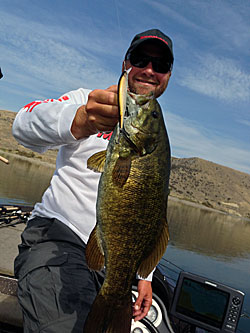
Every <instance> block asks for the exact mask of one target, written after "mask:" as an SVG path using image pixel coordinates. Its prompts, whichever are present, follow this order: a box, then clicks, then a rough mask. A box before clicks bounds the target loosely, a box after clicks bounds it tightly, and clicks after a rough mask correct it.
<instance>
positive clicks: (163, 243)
mask: <svg viewBox="0 0 250 333" xmlns="http://www.w3.org/2000/svg"><path fill="white" fill-rule="evenodd" d="M168 241H169V231H168V223H167V220H166V219H165V218H164V226H163V229H162V231H161V234H160V238H159V241H158V242H157V243H156V245H155V247H154V249H153V251H152V252H151V253H150V254H149V255H148V256H147V257H146V258H145V259H144V260H143V261H142V263H141V264H140V266H139V269H138V274H139V275H140V276H141V277H142V278H144V279H145V278H146V277H147V276H148V275H149V274H150V273H151V272H152V270H153V269H154V268H155V267H156V265H157V264H158V262H159V261H160V260H161V258H162V256H163V254H164V253H165V251H166V247H167V245H168Z"/></svg>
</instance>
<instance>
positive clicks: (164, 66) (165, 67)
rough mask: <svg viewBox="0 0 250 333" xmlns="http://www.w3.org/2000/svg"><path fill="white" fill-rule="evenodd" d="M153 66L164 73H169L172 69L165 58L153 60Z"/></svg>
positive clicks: (158, 71)
mask: <svg viewBox="0 0 250 333" xmlns="http://www.w3.org/2000/svg"><path fill="white" fill-rule="evenodd" d="M152 66H153V69H154V71H155V72H157V73H162V74H165V73H168V72H169V71H170V69H171V64H170V63H169V62H166V60H165V59H154V60H152Z"/></svg>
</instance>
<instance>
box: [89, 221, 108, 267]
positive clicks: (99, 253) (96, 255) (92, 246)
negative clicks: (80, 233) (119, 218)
mask: <svg viewBox="0 0 250 333" xmlns="http://www.w3.org/2000/svg"><path fill="white" fill-rule="evenodd" d="M86 260H87V264H88V267H89V268H90V269H94V270H95V271H100V270H101V269H102V268H103V266H104V262H105V258H104V251H103V248H102V244H101V239H100V237H99V232H98V226H95V228H94V229H93V230H92V232H91V234H90V236H89V240H88V243H87V247H86Z"/></svg>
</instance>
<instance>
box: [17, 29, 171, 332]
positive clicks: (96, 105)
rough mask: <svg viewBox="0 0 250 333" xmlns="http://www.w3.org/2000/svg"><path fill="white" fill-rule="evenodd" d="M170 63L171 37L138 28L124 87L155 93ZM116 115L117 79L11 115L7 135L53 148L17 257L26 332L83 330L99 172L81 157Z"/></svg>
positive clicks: (100, 142) (144, 293) (98, 145)
mask: <svg viewBox="0 0 250 333" xmlns="http://www.w3.org/2000/svg"><path fill="white" fill-rule="evenodd" d="M172 64H173V52H172V42H171V40H170V39H169V38H168V37H167V36H166V35H165V34H163V33H162V32H161V31H159V30H156V29H153V30H148V31H145V32H143V33H141V34H138V35H136V36H135V38H134V39H133V40H132V42H131V45H130V47H129V49H128V51H127V53H126V55H125V61H124V64H123V67H126V68H127V69H128V68H132V69H131V71H130V73H129V79H128V81H129V89H130V90H131V91H132V92H134V93H137V94H145V93H148V92H151V91H153V92H154V93H155V96H156V97H159V96H160V95H161V94H162V93H163V92H164V91H165V89H166V87H167V85H168V81H169V78H170V76H171V69H172ZM117 121H118V106H117V86H116V85H114V86H111V87H109V88H108V89H105V90H100V89H96V90H93V91H91V92H90V91H89V90H86V89H83V88H80V89H78V90H76V91H71V92H69V93H67V94H65V95H64V96H62V97H61V98H59V99H58V100H54V99H51V100H46V101H36V102H32V103H30V104H28V105H26V106H25V107H24V108H22V109H21V110H20V111H19V113H18V114H17V116H16V119H15V122H14V124H13V135H14V136H15V138H16V139H17V140H18V141H19V142H20V143H21V144H23V145H24V146H25V147H28V148H31V149H32V150H34V151H37V152H40V153H42V152H44V151H46V150H47V149H49V148H57V147H59V152H58V156H57V163H56V171H55V173H54V175H53V177H52V180H51V184H50V187H49V188H48V189H47V190H46V191H45V193H44V195H43V198H42V202H41V203H37V204H36V205H35V207H34V210H33V212H32V215H31V219H30V220H29V222H28V226H27V227H26V229H25V231H24V232H23V234H22V244H21V245H20V246H19V255H18V257H17V258H16V260H15V274H16V276H17V277H18V280H19V286H18V297H19V302H20V304H21V307H22V310H23V316H24V332H38V331H39V332H59V331H60V332H82V329H83V326H84V321H85V319H86V316H87V314H88V312H89V309H90V306H91V304H92V302H93V300H94V298H95V296H96V292H97V291H96V290H97V286H96V278H95V274H94V273H93V272H91V271H89V269H88V267H87V265H86V260H85V246H86V243H87V241H88V237H89V235H90V232H91V230H92V229H93V227H94V225H95V222H96V221H95V210H96V207H95V203H96V197H97V188H98V181H99V177H100V176H99V174H97V173H94V172H92V171H91V170H89V169H88V168H87V159H88V158H89V157H90V156H91V155H93V154H94V153H95V152H97V151H100V150H103V149H105V148H106V146H107V144H108V140H109V138H110V136H111V134H106V133H104V132H109V131H112V130H113V129H114V127H115V125H116V123H117ZM151 279H152V274H151V276H149V277H148V278H147V279H146V280H139V282H138V292H139V296H138V298H137V300H136V302H135V305H134V316H135V320H140V319H142V318H143V317H144V316H145V315H146V314H147V312H148V310H149V308H150V306H151V303H152V288H151V282H150V280H151Z"/></svg>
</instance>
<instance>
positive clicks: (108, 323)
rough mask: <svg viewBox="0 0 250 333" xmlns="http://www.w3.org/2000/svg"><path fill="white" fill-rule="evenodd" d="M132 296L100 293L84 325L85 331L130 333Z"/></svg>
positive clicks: (91, 332)
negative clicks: (119, 297) (118, 296)
mask: <svg viewBox="0 0 250 333" xmlns="http://www.w3.org/2000/svg"><path fill="white" fill-rule="evenodd" d="M132 315H133V311H132V296H131V295H130V294H129V295H127V296H124V297H123V298H121V299H117V298H114V297H113V296H112V297H110V296H103V295H101V294H98V295H97V297H96V299H95V301H94V303H93V305H92V307H91V310H90V312H89V314H88V317H87V319H86V322H85V326H84V330H83V332H84V333H93V332H95V333H130V331H131V320H132Z"/></svg>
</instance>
